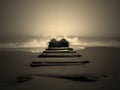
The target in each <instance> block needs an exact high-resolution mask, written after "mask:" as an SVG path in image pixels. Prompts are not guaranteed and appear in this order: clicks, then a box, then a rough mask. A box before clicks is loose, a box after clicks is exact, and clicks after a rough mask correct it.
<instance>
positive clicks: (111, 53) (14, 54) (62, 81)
mask: <svg viewBox="0 0 120 90" xmlns="http://www.w3.org/2000/svg"><path fill="white" fill-rule="evenodd" d="M77 52H78V53H80V54H81V55H82V57H73V58H68V57H67V58H38V57H37V56H38V55H39V54H40V53H31V52H24V51H0V90H120V86H119V83H120V72H119V68H120V48H117V47H88V48H86V49H83V50H78V51H77ZM86 60H88V61H90V63H88V64H82V65H72V66H43V67H31V66H30V64H31V62H33V61H42V62H60V61H61V62H68V61H69V62H72V61H86Z"/></svg>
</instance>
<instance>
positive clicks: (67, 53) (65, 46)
mask: <svg viewBox="0 0 120 90" xmlns="http://www.w3.org/2000/svg"><path fill="white" fill-rule="evenodd" d="M80 56H81V55H80V54H78V53H77V52H76V51H74V50H73V48H70V47H69V42H68V41H67V40H66V39H61V40H60V41H57V40H56V39H52V40H51V41H50V42H49V45H48V48H47V49H46V50H45V51H43V52H42V53H41V54H40V55H39V56H38V57H39V58H50V57H53V58H61V57H62V58H64V57H80ZM85 63H89V61H79V62H32V64H31V66H32V67H36V66H61V65H79V64H85Z"/></svg>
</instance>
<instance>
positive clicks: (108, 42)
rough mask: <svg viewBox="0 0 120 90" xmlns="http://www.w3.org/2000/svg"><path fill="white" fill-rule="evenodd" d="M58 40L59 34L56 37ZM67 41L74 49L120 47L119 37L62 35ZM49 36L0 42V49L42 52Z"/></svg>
mask: <svg viewBox="0 0 120 90" xmlns="http://www.w3.org/2000/svg"><path fill="white" fill-rule="evenodd" d="M56 38H57V40H60V39H61V38H63V37H61V36H59V37H56ZM64 38H66V39H67V40H68V41H69V43H70V47H72V48H74V50H80V49H85V48H86V47H120V38H110V37H109V38H105V37H76V36H72V37H64ZM50 39H52V38H50V37H47V38H45V37H40V38H38V37H36V38H35V37H34V38H30V39H28V40H26V41H24V40H23V41H19V40H18V41H15V42H12V41H11V42H4V43H3V42H1V43H0V51H30V52H33V53H35V52H42V51H43V50H44V49H45V48H47V46H48V42H49V41H50Z"/></svg>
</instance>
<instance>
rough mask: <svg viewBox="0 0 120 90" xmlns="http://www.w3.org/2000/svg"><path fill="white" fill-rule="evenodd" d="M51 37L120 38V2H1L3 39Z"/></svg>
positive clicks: (52, 0) (85, 0)
mask: <svg viewBox="0 0 120 90" xmlns="http://www.w3.org/2000/svg"><path fill="white" fill-rule="evenodd" d="M49 35H66V36H120V1H119V0H0V37H1V38H9V39H10V38H11V37H19V38H20V37H21V38H22V36H26V37H27V36H49ZM11 39H12V38H11Z"/></svg>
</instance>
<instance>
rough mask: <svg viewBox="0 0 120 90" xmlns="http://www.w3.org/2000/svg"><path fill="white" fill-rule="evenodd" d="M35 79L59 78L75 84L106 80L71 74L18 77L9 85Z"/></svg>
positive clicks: (93, 75) (97, 76)
mask: <svg viewBox="0 0 120 90" xmlns="http://www.w3.org/2000/svg"><path fill="white" fill-rule="evenodd" d="M35 77H50V78H59V79H65V80H71V81H76V82H96V81H98V80H99V79H100V78H106V77H107V75H105V74H76V75H75V74H71V75H39V74H38V75H37V74H36V75H23V76H18V77H17V78H16V79H17V81H16V82H13V83H11V84H12V85H15V84H20V83H25V82H28V81H30V80H32V79H34V78H35Z"/></svg>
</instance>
